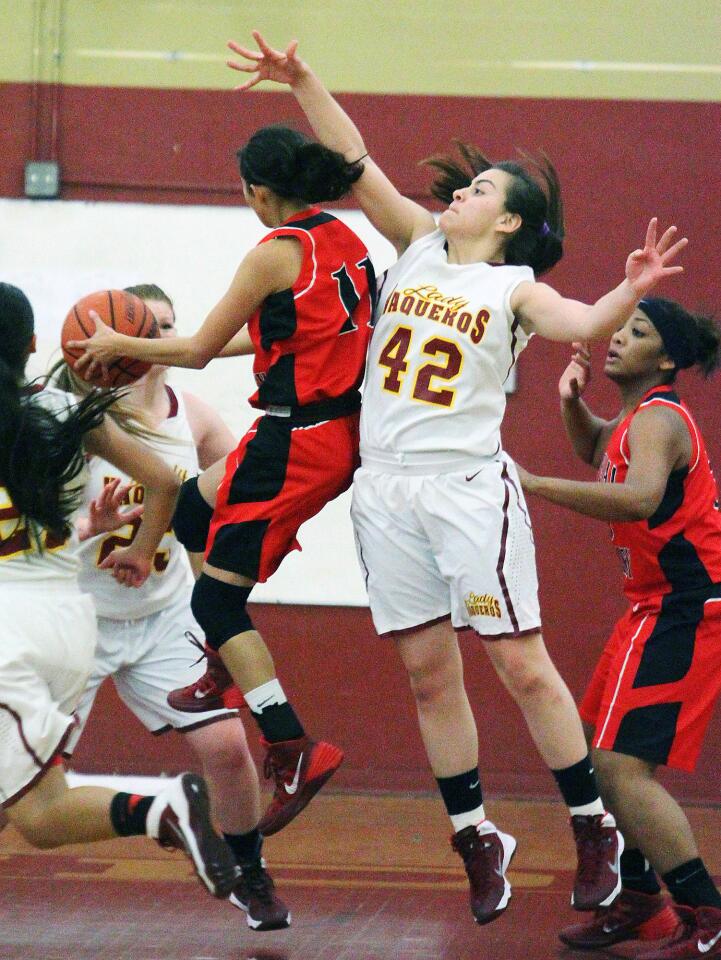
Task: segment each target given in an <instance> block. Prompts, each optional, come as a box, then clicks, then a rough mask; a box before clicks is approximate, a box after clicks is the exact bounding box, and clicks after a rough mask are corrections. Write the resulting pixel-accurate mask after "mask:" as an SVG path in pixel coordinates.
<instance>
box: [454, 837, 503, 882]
mask: <svg viewBox="0 0 721 960" xmlns="http://www.w3.org/2000/svg"><path fill="white" fill-rule="evenodd" d="M451 844H452V846H453V849H454V850H455V851H456V852H457V853H460V855H461V858H462V859H463V863H464V865H465V867H466V872H468V875H469V878H471V879H472V880H473V883H474V884H476V885H478V877H477V876H475V871H473V876H471V873H470V872H469V871H470V870H471V869H472V868H471V866H470V863H469V862H470V860H471V857H472V855H473V853H474V851H475V850H476V849H477V848H479V847H480V848H481V850H482V856H483V857H489V856H490V852H489V851H492V850H493V849H494V844H493V843H491V842H490V840H486V839H485V838H484V837H483V836H481V835H478V834H476V835H475V836H470V837H464V838H463V839H462V840H460V841H458V840H456V838H455V837H451ZM493 867H494V872H495V870H496V869H499V870H500V869H501V864H500V863H494V864H493ZM482 878H483V880H484V881H485V882H484V883H482V884H481V886H482V888H483V889H487V888H488V887H490V886H492V885H493V882H494V881H493V876H492V874H491V872H490V871H484V872H483V874H482Z"/></svg>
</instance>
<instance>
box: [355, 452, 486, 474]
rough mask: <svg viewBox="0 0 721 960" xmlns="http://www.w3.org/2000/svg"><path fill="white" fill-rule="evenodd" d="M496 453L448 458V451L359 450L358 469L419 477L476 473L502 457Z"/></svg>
mask: <svg viewBox="0 0 721 960" xmlns="http://www.w3.org/2000/svg"><path fill="white" fill-rule="evenodd" d="M502 456H503V454H502V453H501V452H500V451H499V452H498V453H496V454H494V455H493V456H485V457H484V456H475V457H474V456H470V455H468V454H464V455H461V456H456V457H453V456H450V455H449V454H448V452H441V451H438V452H436V453H431V452H424V453H389V452H388V451H385V450H384V451H379V450H367V449H363V448H361V467H362V468H364V469H366V470H369V471H370V472H371V473H393V474H398V475H400V476H422V475H424V474H426V475H431V476H432V475H433V474H438V473H463V472H464V471H469V472H471V471H473V472H477V471H479V470H482V469H483V467H485V466H486V465H487V464H489V463H493V461H494V460H498V459H500V458H502Z"/></svg>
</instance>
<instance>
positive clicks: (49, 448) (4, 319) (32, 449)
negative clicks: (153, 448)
mask: <svg viewBox="0 0 721 960" xmlns="http://www.w3.org/2000/svg"><path fill="white" fill-rule="evenodd" d="M33 329H34V324H33V313H32V308H31V306H30V303H29V301H28V299H27V297H26V296H25V294H24V293H23V292H22V291H21V290H19V289H18V288H17V287H13V286H12V285H11V284H8V283H0V485H2V486H3V487H5V489H6V490H7V492H8V494H9V496H10V500H11V501H12V504H13V506H14V507H15V509H16V510H17V511H18V513H19V514H20V518H21V521H24V522H25V523H26V525H27V526H28V529H29V532H30V535H31V536H32V538H33V539H34V541H35V543H36V545H38V546H40V548H42V539H41V531H40V528H43V529H45V530H47V531H49V532H50V533H51V534H52V535H53V536H55V537H59V538H61V539H62V538H64V537H65V536H67V534H68V533H69V531H70V525H69V519H70V516H71V515H72V513H73V511H74V510H75V508H76V507H77V504H78V500H79V498H80V491H78V490H68V489H66V486H67V485H69V484H71V483H72V481H73V480H74V479H75V478H76V477H77V476H78V474H79V473H80V471H81V470H82V469H83V463H84V460H83V453H82V440H83V437H84V435H85V434H86V433H87V432H88V431H89V430H93V429H94V428H95V427H98V426H99V425H100V424H101V423H102V420H103V416H104V413H105V410H106V409H107V408H108V407H109V406H111V404H113V403H114V402H115V400H116V399H117V394H118V391H105V392H98V391H96V392H95V393H93V394H91V395H90V396H88V397H86V398H85V399H83V400H82V401H81V402H80V403H78V404H77V405H73V406H69V407H68V409H67V412H66V411H64V410H60V411H58V412H57V413H55V412H53V411H51V410H50V409H49V408H48V406H46V405H45V404H44V402H43V401H41V400H39V399H37V398H34V392H35V391H34V390H33V388H32V387H31V386H29V385H28V384H26V383H25V382H24V371H25V362H26V360H27V355H28V350H29V349H30V344H31V341H32V337H33Z"/></svg>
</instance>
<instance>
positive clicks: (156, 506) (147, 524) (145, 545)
mask: <svg viewBox="0 0 721 960" xmlns="http://www.w3.org/2000/svg"><path fill="white" fill-rule="evenodd" d="M179 490H180V480H179V479H178V477H177V476H175V475H174V476H173V477H172V479H170V480H164V481H160V482H158V481H156V482H155V483H154V484H153V485H152V487H151V486H146V487H145V511H144V513H143V522H142V523H141V524H140V528H139V529H138V532H137V534H136V536H135V540H134V541H133V546H135V547H137V548H138V550H140V551H141V552H142V553H144V554H145V555H146V556H152V555H153V554H154V553H155V551H156V550H157V549H158V544H159V543H160V541H161V540H162V539H163V535H164V534H165V533H166V532H167V530H168V529H169V528H170V524H171V521H172V519H173V513H174V511H175V501H176V500H177V498H178V491H179Z"/></svg>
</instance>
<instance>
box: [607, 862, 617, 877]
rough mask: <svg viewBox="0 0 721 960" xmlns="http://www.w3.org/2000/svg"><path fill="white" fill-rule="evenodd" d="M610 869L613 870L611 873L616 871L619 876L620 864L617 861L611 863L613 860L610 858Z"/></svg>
mask: <svg viewBox="0 0 721 960" xmlns="http://www.w3.org/2000/svg"><path fill="white" fill-rule="evenodd" d="M608 869H609V870H610V871H611V873H615V874H616V876H618V864H617V863H611V861H610V860H609V861H608Z"/></svg>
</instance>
